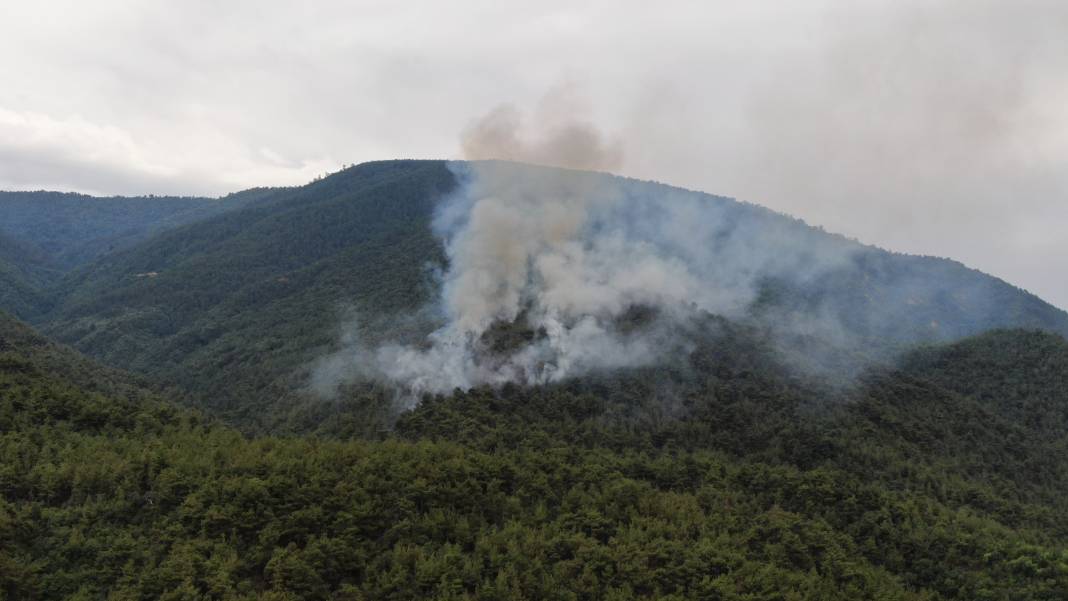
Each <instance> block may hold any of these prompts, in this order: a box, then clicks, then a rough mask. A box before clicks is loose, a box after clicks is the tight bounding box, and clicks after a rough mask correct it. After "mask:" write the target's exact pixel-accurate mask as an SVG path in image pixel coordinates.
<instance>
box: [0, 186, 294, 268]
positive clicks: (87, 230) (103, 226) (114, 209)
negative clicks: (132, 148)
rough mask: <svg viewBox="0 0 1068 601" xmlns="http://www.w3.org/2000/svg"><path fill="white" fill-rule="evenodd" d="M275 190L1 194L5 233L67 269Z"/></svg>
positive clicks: (1, 231)
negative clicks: (207, 194)
mask: <svg viewBox="0 0 1068 601" xmlns="http://www.w3.org/2000/svg"><path fill="white" fill-rule="evenodd" d="M272 192H273V191H272V190H248V191H246V192H242V193H239V194H231V195H230V196H227V197H225V198H221V199H215V198H196V197H169V196H151V197H122V196H115V197H107V198H104V197H94V196H86V195H84V194H73V193H61V192H43V191H42V192H0V234H5V235H7V236H9V237H12V238H15V239H17V240H19V241H21V242H23V243H26V244H31V245H33V246H34V247H35V248H37V249H38V250H39V251H40V252H41V253H44V254H45V255H46V256H47V257H48V258H49V259H50V260H51V261H52V263H54V265H55V266H56V267H57V268H59V269H64V270H65V269H70V268H72V267H76V266H78V265H81V264H83V263H87V262H89V261H92V260H93V259H95V258H97V257H99V256H101V255H103V254H105V253H107V252H109V251H112V250H115V249H118V248H124V247H127V246H130V245H132V244H135V243H137V242H139V241H141V240H144V239H146V238H148V237H149V236H151V235H152V234H154V233H157V232H160V231H163V230H166V229H169V228H173V227H177V226H179V225H182V224H185V223H189V222H191V221H196V220H198V219H203V218H205V217H208V216H211V215H215V214H218V213H221V212H223V211H227V210H230V209H233V208H236V207H239V206H242V205H244V204H246V203H248V202H252V201H255V200H257V199H258V198H261V197H263V196H265V195H268V194H270V193H272Z"/></svg>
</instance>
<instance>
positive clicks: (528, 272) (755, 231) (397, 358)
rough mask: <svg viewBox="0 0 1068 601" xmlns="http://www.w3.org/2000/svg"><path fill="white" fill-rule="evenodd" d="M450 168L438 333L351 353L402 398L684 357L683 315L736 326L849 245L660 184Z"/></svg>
mask: <svg viewBox="0 0 1068 601" xmlns="http://www.w3.org/2000/svg"><path fill="white" fill-rule="evenodd" d="M450 168H451V169H452V170H453V172H454V174H455V176H456V177H457V178H458V180H459V181H460V186H459V189H458V191H457V192H456V193H454V194H453V195H451V196H450V197H449V198H447V199H444V200H443V201H442V202H441V203H440V204H439V206H438V208H437V211H436V214H435V217H434V221H433V228H434V232H435V234H436V235H437V236H438V237H439V238H440V239H441V241H442V244H443V245H444V248H445V250H446V255H447V258H448V266H447V269H446V270H445V272H444V274H443V276H442V281H441V286H440V299H439V302H440V307H439V313H440V315H441V316H442V325H441V326H440V327H439V328H437V329H436V330H435V331H433V332H432V333H431V334H430V335H429V337H428V339H427V342H426V344H421V345H414V346H413V345H401V344H387V345H382V346H379V347H377V348H374V349H370V350H369V349H359V350H351V351H347V352H348V356H349V358H350V359H351V360H352V361H358V362H360V363H361V366H362V367H361V369H362V370H363V372H364V374H366V373H374V374H376V375H377V377H378V378H381V379H383V380H385V381H387V382H390V383H393V384H395V385H396V386H398V387H399V388H401V389H403V390H406V391H408V392H410V393H413V394H411V395H408V398H416V397H417V395H418V394H420V393H424V392H429V393H443V392H449V391H451V390H453V389H455V388H461V389H467V388H471V387H474V386H478V385H498V384H503V383H506V382H518V383H525V384H544V383H549V382H555V381H559V380H562V379H565V378H568V377H572V376H576V375H581V374H583V373H587V372H590V371H592V370H601V369H613V368H623V367H635V366H641V365H649V364H653V363H655V362H657V361H661V360H665V359H666V358H669V357H673V356H676V353H678V352H683V351H685V350H686V348H687V342H686V339H685V337H683V336H679V335H678V333H679V330H680V328H684V327H685V324H686V323H687V322H688V320H689V319H691V318H692V317H693V316H694V315H696V314H698V313H700V312H708V313H714V314H717V315H723V316H728V317H740V316H742V315H744V314H745V313H746V312H747V311H748V310H749V308H750V307H751V306H752V304H753V303H754V301H755V300H756V298H757V296H758V293H759V288H760V284H761V282H762V281H763V279H764V278H768V277H789V278H791V279H792V280H795V281H797V280H804V279H805V278H811V277H816V276H817V275H819V274H820V273H823V272H824V271H825V270H827V269H829V268H832V267H833V266H835V265H840V264H842V263H843V262H844V261H846V260H848V257H849V256H850V253H851V252H852V250H853V249H854V248H855V245H854V244H852V243H849V242H847V241H844V240H841V239H838V238H830V237H826V236H817V235H814V234H811V233H810V230H809V229H808V228H805V227H801V228H799V227H798V222H796V221H794V220H791V219H788V218H786V217H782V216H780V215H776V214H773V213H771V212H770V211H766V210H764V209H760V208H759V207H754V206H749V205H739V204H738V203H736V202H734V201H732V200H729V199H726V198H718V197H713V196H709V195H705V194H699V193H694V192H688V191H684V190H678V189H674V188H667V187H665V186H661V185H657V184H650V183H643V182H638V181H634V180H625V179H623V178H618V177H613V176H608V175H604V174H597V173H589V172H578V171H569V170H562V169H556V168H545V167H534V166H530V165H520V164H516V163H509V162H501V161H473V162H457V163H453V164H451V165H450ZM739 207H743V208H742V210H739ZM323 367H324V369H328V370H334V371H336V370H337V368H338V362H337V360H336V358H335V359H332V360H331V362H326V363H324V364H323Z"/></svg>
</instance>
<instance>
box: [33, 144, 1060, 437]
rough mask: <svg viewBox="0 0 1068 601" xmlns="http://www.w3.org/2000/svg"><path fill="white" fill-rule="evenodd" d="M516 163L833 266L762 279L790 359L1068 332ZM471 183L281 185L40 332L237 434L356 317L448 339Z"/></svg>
mask: <svg viewBox="0 0 1068 601" xmlns="http://www.w3.org/2000/svg"><path fill="white" fill-rule="evenodd" d="M508 169H514V170H516V171H517V172H518V173H519V177H518V178H517V181H524V180H523V179H522V178H523V177H532V176H533V177H540V174H542V173H549V174H551V175H552V177H553V178H559V179H560V180H567V178H578V179H582V178H586V179H589V178H594V180H597V178H600V179H601V180H603V181H606V182H610V183H612V185H618V186H619V189H620V190H621V192H620V193H621V194H624V195H629V196H633V197H641V198H648V199H653V200H654V201H655V202H660V201H657V199H661V198H662V199H663V200H662V202H665V203H667V202H682V201H686V202H697V203H699V204H702V205H707V206H709V207H713V208H714V209H715V211H716V212H715V216H716V219H717V223H715V224H711V225H709V224H705V225H706V226H708V227H714V228H717V229H714V230H713V231H714V232H718V233H717V234H716V236H722V235H726V234H730V235H733V236H734V237H735V239H736V240H741V243H740V244H735V246H736V247H737V248H726V249H724V252H728V251H729V252H733V253H734V254H733V255H732V256H734V257H735V260H739V259H738V257H739V256H741V257H742V258H743V259H744V254H745V253H746V252H756V251H757V249H762V250H760V252H762V253H764V254H766V255H771V256H772V257H774V256H775V255H779V256H791V255H797V256H796V257H795V259H796V260H797V261H802V262H803V261H809V262H811V261H822V257H824V256H834V257H837V258H836V259H835V261H834V262H831V261H827V263H828V264H829V265H830V266H829V267H821V268H820V269H819V270H816V271H813V274H812V275H811V276H810V277H805V278H797V279H792V278H790V277H782V276H775V275H772V276H769V277H766V278H764V279H762V280H759V286H760V292H759V295H758V297H757V299H756V301H755V302H754V304H753V305H752V307H751V315H754V316H756V317H757V319H758V321H759V322H760V323H763V324H765V325H768V327H772V328H778V329H781V330H783V332H784V333H781V336H780V338H781V339H782V340H790V343H789V344H787V345H785V346H784V348H783V351H784V352H786V353H787V354H790V353H793V354H794V355H796V356H798V357H799V360H800V361H801V362H804V361H811V360H812V357H813V353H812V349H814V348H816V347H817V345H816V344H813V341H812V334H811V330H812V327H813V326H812V324H816V326H817V327H820V324H821V323H824V322H828V321H833V322H834V324H836V325H835V328H834V329H835V332H836V335H838V336H839V337H840V338H842V340H844V344H845V345H846V348H847V352H846V353H845V354H844V355H843V353H838V354H839V355H841V356H845V355H850V354H851V355H855V356H861V355H873V354H874V355H886V354H887V353H890V352H896V351H897V350H899V349H902V348H907V347H908V346H909V345H911V344H914V343H916V342H919V341H939V340H953V339H957V338H960V337H963V336H967V335H971V334H975V333H979V332H982V331H984V330H986V329H990V328H994V327H1029V328H1040V329H1044V330H1047V331H1053V332H1058V333H1061V334H1068V314H1066V313H1065V312H1064V311H1061V310H1059V309H1056V308H1054V307H1052V306H1050V305H1048V304H1046V303H1045V302H1043V301H1041V300H1040V299H1038V298H1036V297H1034V296H1033V295H1030V294H1028V293H1026V292H1024V291H1022V290H1019V289H1017V288H1015V287H1013V286H1010V285H1009V284H1006V283H1005V282H1002V281H1001V280H998V279H996V278H992V277H990V276H986V275H984V274H981V273H979V272H976V271H974V270H970V269H967V268H966V267H964V266H962V265H960V264H959V263H955V262H952V261H947V260H943V259H935V258H930V257H913V256H908V255H898V254H893V253H888V252H885V251H882V250H878V249H875V248H871V247H865V246H862V245H860V244H858V243H855V242H852V241H849V240H846V239H844V238H841V237H838V236H833V235H829V234H826V233H824V232H822V230H818V229H816V228H811V227H809V226H807V225H805V224H804V223H803V222H800V221H797V220H794V219H791V218H789V217H785V216H782V215H779V214H776V213H773V212H771V211H769V210H767V209H763V208H761V207H757V206H755V205H749V204H745V203H738V202H735V201H733V200H730V199H726V198H721V197H714V196H709V195H704V194H699V193H695V192H689V191H685V190H679V189H676V188H670V187H667V186H661V185H659V184H653V183H648V182H634V181H631V180H624V179H622V178H611V177H609V176H599V175H590V174H582V173H574V172H563V171H558V170H547V169H544V168H535V167H526V166H522V165H511V166H508ZM531 174H533V175H531ZM598 181H599V180H598ZM459 185H460V182H458V181H457V178H456V176H455V174H454V171H453V170H450V168H449V167H448V165H447V164H446V163H444V162H440V161H386V162H377V163H367V164H364V165H360V166H357V167H354V168H351V169H348V170H345V171H342V172H340V173H337V174H335V175H332V176H330V177H328V178H326V179H324V180H322V181H318V182H314V183H312V184H309V185H308V186H305V187H303V188H298V189H291V190H283V191H277V192H275V193H273V194H271V195H269V196H267V197H265V198H262V199H260V200H259V201H258V202H256V203H254V204H252V205H251V206H248V207H245V208H243V209H237V210H233V211H230V212H228V213H226V214H223V215H220V216H216V217H213V218H210V219H206V220H203V221H199V222H197V223H195V224H192V225H187V226H184V227H179V228H176V229H173V230H170V231H167V232H164V233H161V234H159V235H157V236H155V237H153V238H151V239H149V240H146V241H144V242H142V243H140V244H137V245H135V246H133V247H131V248H128V249H126V250H122V251H120V252H114V253H111V254H109V255H106V256H104V257H102V258H101V259H99V260H98V261H97V262H95V263H93V264H92V265H89V266H86V267H85V268H83V269H80V270H78V271H76V272H75V273H72V274H71V275H70V276H68V278H67V279H66V280H65V281H64V282H63V284H62V286H61V288H62V291H63V292H62V295H61V296H60V298H59V299H58V301H57V305H56V307H55V309H54V310H53V311H52V312H51V313H49V314H48V315H47V316H44V317H43V318H41V319H38V320H37V323H38V324H39V325H40V326H41V327H42V328H44V329H45V330H46V331H47V332H49V333H50V334H51V335H54V336H56V337H57V338H59V339H61V340H63V341H65V342H68V343H70V344H73V345H74V346H76V347H77V348H79V349H80V350H82V351H84V352H86V353H89V354H90V355H93V356H95V357H98V358H101V359H103V360H104V361H106V362H108V363H110V364H112V365H116V366H121V367H123V368H127V369H132V370H135V371H138V372H141V373H145V374H150V375H152V376H153V377H155V378H159V379H160V380H162V381H166V382H169V383H173V384H177V385H180V386H182V387H183V388H185V389H186V390H188V391H191V392H193V393H194V397H196V398H197V399H199V400H198V402H202V403H207V404H208V406H211V407H214V408H216V409H222V410H226V411H237V412H239V413H241V414H243V415H244V416H242V415H236V416H235V419H237V420H238V421H239V422H241V421H244V420H246V419H247V418H248V416H249V415H253V416H254V415H260V414H262V411H261V409H260V408H262V407H263V406H264V404H272V403H275V402H277V401H278V399H279V398H281V397H282V396H285V395H286V394H288V393H290V392H292V391H293V390H294V389H295V388H299V387H300V386H302V385H303V383H304V378H305V374H306V370H307V369H308V367H309V365H311V364H313V363H314V362H315V361H316V360H317V359H318V358H320V357H322V356H323V355H325V354H327V353H328V352H329V351H330V350H331V348H332V347H333V346H334V345H335V344H336V343H337V341H338V338H339V333H338V332H339V329H340V328H341V326H342V324H345V323H351V322H352V321H353V317H352V316H353V315H355V323H356V324H357V325H356V326H355V328H351V329H353V330H354V331H355V332H357V333H358V336H359V337H360V338H361V340H363V341H365V342H374V341H376V340H381V339H384V338H387V337H389V338H391V339H393V340H401V341H408V342H416V343H417V342H418V341H420V340H421V339H422V338H423V337H424V336H425V335H426V334H427V333H428V332H429V331H430V329H432V328H433V327H435V323H436V322H435V321H434V320H435V319H436V317H435V316H434V314H433V312H430V313H423V312H421V308H422V307H424V306H426V305H427V303H429V302H431V301H434V300H435V298H436V297H437V294H438V292H437V286H438V283H437V282H436V281H435V279H434V278H433V277H432V271H433V270H443V269H445V266H446V263H447V261H446V258H445V256H444V249H443V248H442V246H441V242H440V240H439V239H438V238H437V237H436V236H435V234H434V233H433V232H432V228H431V223H432V218H433V215H434V211H435V209H436V207H438V206H440V203H441V201H442V199H443V198H445V197H447V196H448V195H449V194H450V193H452V192H454V191H455V190H457V187H458V186H459ZM655 202H653V204H649V206H650V207H653V208H655V206H656V204H655ZM646 218H648V217H646ZM634 223H636V224H638V225H635V226H634V227H638V228H640V227H641V226H640V224H641V220H640V219H639V220H635V221H634ZM706 229H707V228H706ZM709 244H710V245H712V247H715V245H716V244H719V242H717V239H716V238H713V239H711V240H710V241H709ZM799 249H800V251H799ZM801 349H804V350H803V351H802V350H801ZM858 352H859V353H860V354H858ZM820 360H821V361H825V359H823V358H821V359H820ZM850 360H852V359H844V360H840V358H835V359H834V361H836V362H838V363H841V362H842V361H846V362H848V361H850ZM865 361H866V360H865ZM861 364H862V365H863V364H864V361H861ZM287 402H288V401H287Z"/></svg>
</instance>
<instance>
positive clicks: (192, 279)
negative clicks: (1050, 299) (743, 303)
mask: <svg viewBox="0 0 1068 601" xmlns="http://www.w3.org/2000/svg"><path fill="white" fill-rule="evenodd" d="M510 168H514V169H520V170H526V169H534V168H528V167H524V166H514V167H510ZM559 177H580V175H568V174H567V173H562V174H560V175H559ZM581 177H590V175H589V174H586V175H581ZM596 177H602V176H596ZM603 177H606V178H607V177H608V176H603ZM610 179H611V181H612V182H615V183H617V184H618V185H620V186H621V188H620V189H621V190H623V191H624V193H625V194H630V195H635V196H642V197H653V196H656V195H663V196H664V198H669V199H670V198H675V199H693V198H697V199H698V200H700V202H703V203H709V204H710V205H712V206H714V207H716V209H717V211H719V212H720V213H719V214H720V215H721V217H722V219H723V223H724V227H725V228H729V229H731V230H732V231H740V232H744V233H745V234H746V235H747V236H751V240H749V239H747V240H746V243H747V244H753V245H754V246H761V245H769V246H771V247H775V248H783V249H785V250H787V251H789V250H792V247H783V246H782V241H783V240H791V241H798V240H799V241H802V242H803V245H802V247H801V248H802V250H804V251H805V252H811V254H812V255H813V256H818V255H821V254H829V253H830V252H831V251H834V252H838V251H840V250H842V249H845V251H846V252H845V253H844V254H842V256H845V257H847V258H848V260H846V261H843V262H840V263H839V264H836V267H835V268H834V269H829V270H820V271H818V272H817V271H813V275H812V277H807V278H788V277H778V278H776V277H767V278H763V279H761V280H760V281H759V291H758V295H757V297H756V300H755V301H754V302H753V305H752V307H750V311H749V312H748V313H746V314H745V315H744V316H742V317H738V318H734V317H726V316H724V315H719V314H714V313H712V312H709V311H703V310H702V311H698V310H695V311H692V312H690V313H688V314H687V317H686V319H682V320H677V321H673V322H671V324H670V327H671V328H672V332H671V336H672V345H671V348H670V349H668V348H663V349H660V350H661V351H662V352H663V357H662V360H660V361H656V362H650V363H642V364H639V365H631V366H626V367H620V368H613V369H601V370H596V371H591V372H587V373H583V374H582V375H581V377H571V378H566V379H563V380H561V381H555V382H551V383H541V384H537V385H524V384H521V383H509V384H503V385H479V386H474V387H470V388H467V389H459V388H457V389H456V390H452V391H451V392H448V393H442V394H430V393H422V394H419V395H418V396H416V397H414V398H413V397H412V396H410V395H411V394H412V392H411V391H401V390H399V389H398V388H397V387H396V385H395V384H391V383H389V382H387V381H383V380H381V379H376V378H352V377H350V378H346V379H341V380H338V381H335V382H332V384H333V389H332V390H330V391H326V392H324V391H323V390H318V389H315V387H313V386H312V385H311V382H312V380H313V374H314V373H315V370H316V369H317V366H319V365H320V362H321V361H322V360H323V358H324V357H330V356H334V354H336V353H338V352H344V351H345V349H346V345H348V344H351V340H350V339H352V338H358V339H359V341H360V343H361V344H365V345H373V344H375V343H377V342H400V343H405V344H414V345H418V344H423V343H425V341H426V339H427V336H428V333H429V332H431V331H432V330H433V329H434V328H436V327H438V326H439V325H440V319H441V318H440V315H437V314H435V312H434V311H433V310H431V309H428V307H432V306H433V299H435V298H437V297H438V295H439V293H440V290H439V287H440V286H441V271H442V270H443V269H444V267H445V265H446V264H447V262H448V261H449V257H448V256H447V252H446V249H444V248H443V246H442V243H441V240H440V239H439V237H438V236H436V235H435V233H434V230H433V228H434V223H433V221H434V218H435V217H434V215H435V210H436V208H435V207H438V206H439V203H440V202H442V199H443V198H448V197H449V195H450V194H454V193H455V192H456V190H457V186H458V183H459V182H458V181H457V177H456V174H455V172H454V171H452V170H450V168H449V167H448V166H447V165H446V164H445V163H443V162H439V161H385V162H377V163H368V164H364V165H360V166H357V167H353V168H350V169H346V170H344V171H342V172H340V173H337V174H333V175H331V176H329V177H326V178H322V179H319V180H317V181H315V182H312V183H311V184H309V185H307V186H304V187H299V188H279V189H256V190H249V191H246V192H243V193H239V194H235V195H231V196H229V197H226V198H224V199H217V200H216V199H194V198H184V199H183V198H141V199H122V198H113V199H93V198H90V197H84V196H79V195H66V194H56V193H11V194H0V600H4V599H102V598H107V599H174V600H177V599H260V598H266V599H422V598H427V599H562V600H564V599H574V600H579V599H731V600H739V601H741V600H745V601H756V600H768V601H770V600H800V599H813V600H815V599H821V600H822V599H843V600H846V599H848V600H853V599H873V600H875V599H878V600H889V599H907V600H939V599H946V600H949V599H961V600H963V599H968V600H1017V599H1047V600H1061V599H1064V598H1066V595H1068V341H1066V340H1065V338H1064V336H1065V335H1066V334H1068V314H1066V313H1065V312H1064V311H1061V310H1060V309H1057V308H1055V307H1052V306H1051V305H1048V304H1047V303H1045V302H1044V301H1042V300H1041V299H1038V298H1037V297H1035V296H1033V295H1031V294H1028V293H1027V292H1025V291H1022V290H1019V289H1017V288H1015V287H1013V286H1011V285H1009V284H1007V283H1005V282H1002V281H1001V280H998V279H996V278H993V277H991V276H987V275H985V274H982V273H979V272H977V271H974V270H970V269H968V268H966V267H964V266H963V265H960V264H959V263H956V262H953V261H949V260H945V259H937V258H932V257H914V256H908V255H900V254H895V253H890V252H886V251H882V250H880V249H876V248H872V247H867V246H863V245H861V244H859V243H857V242H855V241H852V240H848V239H845V238H842V237H840V236H834V235H831V234H827V233H825V232H823V231H822V230H820V229H818V228H813V227H810V226H808V225H806V224H804V223H803V222H800V221H798V220H794V219H792V218H789V217H786V216H783V215H779V214H776V213H773V212H771V211H768V210H767V209H763V208H761V207H757V206H755V205H749V204H745V203H739V202H736V201H734V200H731V199H727V198H722V197H715V196H708V195H701V194H697V193H693V192H688V191H684V190H678V189H674V188H668V187H666V186H662V185H659V184H653V183H650V182H636V181H632V180H622V179H620V178H610ZM680 195H681V196H680ZM656 197H658V198H659V196H656ZM52 215H54V216H55V219H54V221H53V220H52V219H51V217H50V216H52ZM775 245H779V246H778V247H776V246H775ZM802 254H803V253H802ZM802 258H804V257H802ZM4 311H6V313H5V312H4ZM828 316H832V317H833V320H834V323H835V324H836V326H838V327H839V328H840V332H841V333H844V334H846V335H845V336H843V337H842V338H843V339H844V340H847V341H848V343H847V344H843V343H841V341H839V342H837V343H834V344H832V343H830V342H828V341H827V340H826V339H824V338H821V337H820V336H817V335H814V334H813V333H812V332H811V331H801V330H789V331H784V330H782V329H781V328H780V325H781V324H782V323H784V322H791V321H790V320H794V321H793V322H791V323H795V322H797V321H799V320H800V321H805V320H812V321H815V319H816V318H826V317H828ZM659 318H660V317H659V315H658V313H657V311H656V310H654V309H651V308H648V307H641V306H635V307H632V310H631V311H628V312H626V313H624V314H622V316H621V317H619V318H618V319H617V321H616V323H615V325H616V326H617V327H618V328H620V329H621V330H625V331H635V332H639V331H642V328H646V327H652V325H655V324H658V323H660V322H658V321H657V320H658V319H659ZM541 335H542V333H539V332H537V331H532V329H531V328H529V327H528V326H527V325H525V323H524V321H523V319H522V318H521V317H520V318H517V319H516V320H515V321H514V322H512V323H500V324H497V325H496V326H495V327H494V328H491V329H490V330H489V331H487V333H486V334H485V336H484V337H483V339H481V340H480V344H482V345H483V346H484V348H486V349H489V352H497V353H501V354H503V353H507V352H510V350H511V349H513V348H514V347H516V346H517V345H522V344H524V343H525V342H527V341H530V340H532V339H536V338H537V337H538V336H541ZM784 341H785V342H784Z"/></svg>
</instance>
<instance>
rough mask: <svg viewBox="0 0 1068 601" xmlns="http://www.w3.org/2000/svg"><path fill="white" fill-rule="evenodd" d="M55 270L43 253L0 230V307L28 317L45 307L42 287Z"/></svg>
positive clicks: (45, 302)
mask: <svg viewBox="0 0 1068 601" xmlns="http://www.w3.org/2000/svg"><path fill="white" fill-rule="evenodd" d="M58 273H59V270H58V269H56V268H55V266H54V265H53V264H52V262H51V261H50V260H49V259H48V257H47V256H45V254H44V253H43V252H40V251H38V250H36V249H34V248H32V247H30V246H28V245H27V244H25V243H21V242H18V241H16V240H14V239H13V238H11V237H9V236H7V235H5V234H3V233H2V232H0V307H2V308H4V309H6V310H8V311H10V312H12V313H14V314H15V315H18V316H20V317H23V318H25V319H29V318H30V317H33V316H36V315H39V314H40V313H41V311H42V310H43V309H45V308H47V306H48V304H49V297H48V295H47V294H46V292H45V288H46V286H47V284H48V282H49V281H51V280H52V279H53V278H55V277H56V276H57V275H58Z"/></svg>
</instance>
